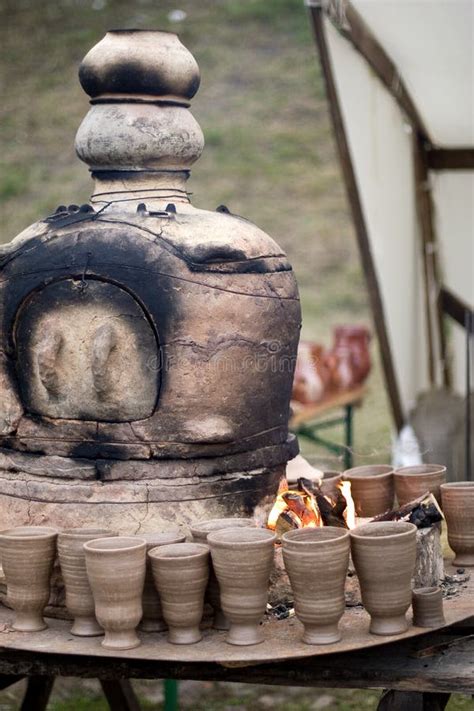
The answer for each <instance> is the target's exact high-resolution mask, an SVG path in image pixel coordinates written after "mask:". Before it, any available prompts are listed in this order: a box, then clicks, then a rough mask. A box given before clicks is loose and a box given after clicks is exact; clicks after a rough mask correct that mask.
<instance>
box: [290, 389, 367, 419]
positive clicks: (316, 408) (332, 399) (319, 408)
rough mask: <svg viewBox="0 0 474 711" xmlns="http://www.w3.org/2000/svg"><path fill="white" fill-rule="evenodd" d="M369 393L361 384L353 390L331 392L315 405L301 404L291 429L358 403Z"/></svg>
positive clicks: (293, 416) (293, 417)
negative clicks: (332, 411)
mask: <svg viewBox="0 0 474 711" xmlns="http://www.w3.org/2000/svg"><path fill="white" fill-rule="evenodd" d="M366 394H367V388H366V386H365V385H360V386H359V387H357V388H352V389H351V390H344V391H341V392H339V393H330V394H329V395H328V396H327V397H325V398H324V400H321V401H320V402H315V403H314V405H301V409H298V410H296V412H295V413H294V414H293V415H292V417H291V419H290V429H291V428H294V427H297V426H298V425H300V424H302V423H306V422H310V421H311V420H314V419H315V418H316V417H321V415H324V414H326V413H327V412H330V411H331V410H335V409H337V408H341V407H346V406H347V405H358V404H359V403H360V402H361V401H362V400H363V399H364V397H365V395H366Z"/></svg>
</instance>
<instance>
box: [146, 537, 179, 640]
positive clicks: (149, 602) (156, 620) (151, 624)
mask: <svg viewBox="0 0 474 711" xmlns="http://www.w3.org/2000/svg"><path fill="white" fill-rule="evenodd" d="M139 538H142V539H144V540H145V541H146V550H147V553H148V552H149V551H151V550H152V549H153V548H156V547H158V546H166V545H169V544H171V543H184V541H185V540H186V536H185V535H183V534H182V533H181V531H180V530H179V528H177V527H176V528H172V529H170V530H169V531H164V532H156V533H143V534H142V535H141V536H139ZM142 605H143V617H142V621H141V622H140V629H141V630H142V631H143V632H164V631H165V630H166V629H167V628H168V626H167V624H166V622H165V621H164V619H163V611H162V609H161V602H160V596H159V595H158V591H157V589H156V587H155V581H154V580H153V573H152V570H151V560H150V559H149V558H148V556H147V561H146V574H145V585H144V588H143V598H142Z"/></svg>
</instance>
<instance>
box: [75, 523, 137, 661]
mask: <svg viewBox="0 0 474 711" xmlns="http://www.w3.org/2000/svg"><path fill="white" fill-rule="evenodd" d="M84 550H85V553H86V568H87V575H88V577H89V582H90V586H91V588H92V593H93V595H94V603H95V614H96V617H97V620H98V622H99V624H100V625H101V626H102V627H103V628H104V631H105V639H104V640H103V641H102V646H103V647H105V648H106V649H133V648H134V647H138V645H139V644H140V640H139V639H138V637H137V633H136V628H137V625H138V623H139V622H140V620H141V618H142V595H143V585H144V582H145V564H146V543H145V541H144V540H143V539H140V538H132V537H126V536H117V537H116V538H98V539H95V540H93V541H88V542H87V543H85V544H84Z"/></svg>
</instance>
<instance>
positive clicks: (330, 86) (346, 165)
mask: <svg viewBox="0 0 474 711" xmlns="http://www.w3.org/2000/svg"><path fill="white" fill-rule="evenodd" d="M309 12H310V17H311V21H312V25H313V30H314V35H315V39H316V43H317V46H318V49H319V57H320V61H321V67H322V70H323V75H324V80H325V83H326V92H327V97H328V102H329V109H330V113H331V119H332V124H333V128H334V134H335V138H336V144H337V148H338V152H339V160H340V163H341V168H342V173H343V176H344V183H345V186H346V192H347V197H348V200H349V204H350V207H351V212H352V218H353V220H354V227H355V230H356V235H357V241H358V245H359V252H360V255H361V261H362V267H363V269H364V273H365V277H366V282H367V288H368V292H369V300H370V305H371V309H372V313H373V317H374V323H375V330H376V333H377V338H378V343H379V348H380V354H381V359H382V367H383V371H384V375H385V382H386V386H387V390H388V395H389V401H390V405H391V410H392V415H393V419H394V422H395V426H396V428H397V430H400V429H401V428H402V427H403V424H404V421H405V417H404V414H403V409H402V404H401V399H400V391H399V387H398V382H397V377H396V374H395V367H394V364H393V359H392V353H391V349H390V341H389V337H388V332H387V326H386V322H385V313H384V307H383V302H382V296H381V293H380V289H379V284H378V278H377V272H376V268H375V263H374V260H373V257H372V252H371V248H370V240H369V234H368V230H367V225H366V222H365V216H364V211H363V208H362V202H361V199H360V194H359V188H358V185H357V179H356V176H355V172H354V167H353V165H352V159H351V154H350V150H349V144H348V140H347V136H346V132H345V127H344V120H343V118H342V112H341V108H340V105H339V99H338V96H337V90H336V85H335V81H334V77H333V73H332V67H331V60H330V57H329V51H328V47H327V43H326V37H325V32H324V24H323V14H322V9H321V7H314V6H311V7H310V8H309Z"/></svg>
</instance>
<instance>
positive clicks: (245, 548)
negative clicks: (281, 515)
mask: <svg viewBox="0 0 474 711" xmlns="http://www.w3.org/2000/svg"><path fill="white" fill-rule="evenodd" d="M275 540H276V536H275V534H274V533H272V532H271V531H268V530H267V529H262V528H227V529H224V530H222V531H213V532H212V533H210V534H209V535H208V537H207V542H208V543H209V546H210V548H211V555H212V564H213V566H214V570H215V573H216V576H217V580H218V581H219V587H220V591H221V605H222V609H223V611H224V614H225V616H226V617H227V619H228V620H229V623H230V629H229V632H228V634H227V637H226V641H227V642H228V643H229V644H236V645H250V644H259V643H260V642H263V641H264V636H263V632H262V630H261V628H260V621H261V619H262V617H263V615H264V614H265V610H266V606H267V600H268V583H269V578H270V573H271V570H272V566H273V554H274V551H273V548H274V543H275Z"/></svg>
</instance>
